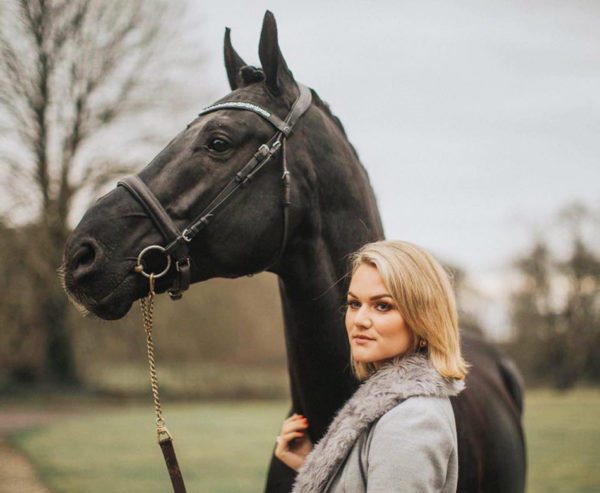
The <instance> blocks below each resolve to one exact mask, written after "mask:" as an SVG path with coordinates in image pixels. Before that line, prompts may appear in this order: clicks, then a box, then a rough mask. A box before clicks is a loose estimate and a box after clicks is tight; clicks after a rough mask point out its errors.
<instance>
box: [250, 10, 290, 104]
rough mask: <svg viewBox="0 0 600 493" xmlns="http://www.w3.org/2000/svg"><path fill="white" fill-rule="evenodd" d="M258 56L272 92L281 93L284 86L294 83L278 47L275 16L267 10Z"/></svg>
mask: <svg viewBox="0 0 600 493" xmlns="http://www.w3.org/2000/svg"><path fill="white" fill-rule="evenodd" d="M258 56H259V58H260V63H261V65H262V69H263V72H264V73H265V79H266V84H267V87H268V88H269V90H270V91H271V92H272V93H273V94H276V95H279V94H281V93H282V92H283V90H284V89H285V87H286V86H288V85H289V84H293V83H294V76H293V75H292V72H290V70H289V69H288V67H287V64H286V63H285V60H284V59H283V55H282V54H281V50H280V49H279V42H278V40H277V23H276V22H275V16H274V15H273V13H272V12H270V11H268V10H267V11H266V12H265V17H264V19H263V26H262V31H261V33H260V43H259V45H258Z"/></svg>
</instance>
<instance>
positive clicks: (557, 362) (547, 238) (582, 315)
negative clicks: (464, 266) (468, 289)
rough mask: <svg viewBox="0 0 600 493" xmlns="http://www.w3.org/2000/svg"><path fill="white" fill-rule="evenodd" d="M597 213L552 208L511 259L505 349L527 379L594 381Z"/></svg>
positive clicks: (599, 308)
mask: <svg viewBox="0 0 600 493" xmlns="http://www.w3.org/2000/svg"><path fill="white" fill-rule="evenodd" d="M599 238H600V211H599V210H593V209H591V208H589V207H586V206H585V205H584V204H582V203H573V204H570V205H568V206H566V207H565V208H563V209H562V210H559V211H557V213H556V216H555V218H554V221H553V223H552V224H551V225H550V226H549V228H548V229H547V230H546V231H543V232H539V233H538V234H537V238H536V239H535V240H534V241H533V242H532V245H531V247H530V249H529V251H528V252H526V253H524V254H523V255H522V256H521V257H520V258H518V259H516V261H515V263H514V269H515V274H516V279H515V285H516V286H517V287H516V289H515V290H514V291H513V293H512V297H511V300H510V305H511V322H512V340H511V342H509V343H508V344H506V347H505V349H506V350H507V352H508V353H509V354H510V355H511V356H512V357H513V358H514V359H515V361H516V362H517V364H518V366H519V368H520V369H521V371H522V372H523V374H524V376H525V378H526V381H527V382H528V383H529V384H532V385H535V384H547V385H552V386H555V387H557V388H568V387H571V386H573V385H575V384H576V383H593V384H596V385H597V384H599V383H600V247H599V245H600V243H599V241H598V240H599Z"/></svg>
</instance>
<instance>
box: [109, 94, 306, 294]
mask: <svg viewBox="0 0 600 493" xmlns="http://www.w3.org/2000/svg"><path fill="white" fill-rule="evenodd" d="M298 88H299V90H300V95H299V96H298V98H297V99H296V101H295V102H294V104H293V106H292V109H291V110H290V112H289V113H288V115H287V116H286V117H285V119H284V120H281V119H280V118H279V117H277V116H276V115H275V114H274V113H273V112H271V111H268V110H266V109H264V108H261V107H260V106H258V105H256V104H254V103H247V102H243V101H230V102H225V103H219V104H215V105H213V106H209V107H208V108H205V109H203V110H202V111H201V112H200V114H199V115H198V116H202V115H206V114H208V113H213V112H215V111H220V110H242V111H251V112H253V113H255V114H257V115H258V116H260V117H261V118H263V119H264V120H266V121H267V122H269V123H270V124H271V125H272V126H273V127H274V128H275V130H276V132H275V134H274V135H273V137H271V138H270V139H269V140H268V141H267V142H266V143H265V144H262V145H261V146H260V147H259V148H258V150H257V151H256V152H255V153H254V155H253V156H252V158H251V159H250V160H249V161H248V162H247V163H246V164H245V165H244V166H243V167H242V168H241V169H240V170H239V171H238V172H237V173H236V174H235V176H234V177H233V178H232V179H231V180H230V181H229V182H228V183H227V184H226V185H225V186H224V187H223V188H222V189H221V191H220V192H219V193H218V194H217V196H216V197H215V198H214V199H213V200H212V201H211V202H210V204H208V205H207V206H206V207H205V208H204V210H203V211H202V212H201V213H200V214H199V215H198V216H196V218H195V219H194V220H193V221H192V222H190V223H189V224H188V225H187V226H186V227H185V228H184V229H183V231H181V230H180V229H179V228H178V227H177V225H176V224H175V223H174V222H173V220H172V219H171V217H170V216H169V214H168V213H167V211H166V210H165V209H164V207H163V206H162V204H161V203H160V201H159V200H158V198H157V197H156V196H155V195H154V193H153V192H152V191H151V190H150V189H149V188H148V187H147V186H146V184H145V183H144V182H143V181H142V180H141V178H140V177H139V176H138V175H130V176H126V177H125V178H123V179H122V180H121V181H119V183H118V184H117V186H121V187H123V188H125V189H126V190H127V191H128V192H129V193H131V195H132V196H133V197H134V198H135V199H136V200H137V201H138V202H139V203H140V205H141V206H142V207H143V208H144V210H145V211H146V213H147V214H148V216H149V217H150V219H152V221H153V222H154V225H155V226H156V227H157V228H158V230H159V231H160V233H161V234H162V236H163V238H164V239H165V242H166V245H165V246H161V245H151V246H148V247H146V248H144V249H143V250H142V251H141V252H140V253H139V255H138V259H137V265H136V267H135V270H136V272H139V273H140V274H142V275H144V276H146V277H150V275H152V277H153V278H154V279H156V278H159V277H162V276H164V275H166V274H167V272H168V271H169V270H170V266H171V263H173V264H175V269H176V276H175V280H174V281H173V285H172V286H171V289H170V290H169V296H170V297H171V298H172V299H180V298H181V297H182V296H183V294H182V293H183V291H185V290H186V289H188V287H189V285H190V275H191V258H190V253H189V248H188V244H189V243H190V242H191V241H192V240H193V238H194V237H195V236H196V235H197V234H198V233H199V232H200V231H201V230H202V229H204V228H205V227H206V226H207V225H208V224H209V222H210V220H211V218H212V217H213V216H214V215H215V212H216V211H217V209H218V208H219V207H221V205H223V204H224V203H225V202H226V201H227V200H228V199H229V198H230V197H231V196H232V195H233V193H235V192H236V191H237V190H239V189H240V188H243V187H245V186H246V185H247V184H248V183H249V182H250V180H252V178H253V177H254V175H255V174H256V173H257V172H258V171H259V170H260V169H261V168H262V167H263V166H264V165H265V164H267V163H268V162H269V161H270V160H271V159H272V158H273V157H274V156H275V155H276V154H277V153H278V152H279V151H281V153H282V159H281V162H282V168H283V174H282V176H281V179H282V183H283V200H282V203H281V206H282V207H283V230H282V235H281V246H280V248H279V253H278V255H277V258H276V259H275V262H277V261H278V260H279V258H280V257H281V254H282V253H283V250H284V249H285V245H286V242H287V236H288V228H289V211H288V206H289V205H290V185H291V183H290V172H289V170H288V168H287V162H286V156H285V142H286V139H287V138H288V137H289V136H290V135H291V134H292V131H293V129H294V126H295V125H296V123H297V122H298V120H299V119H300V117H301V116H302V115H303V114H304V113H305V112H306V110H307V109H308V108H309V107H310V104H311V101H312V97H311V93H310V89H308V87H306V86H303V85H302V84H298ZM150 250H159V251H161V252H163V253H164V254H165V255H166V257H167V266H166V268H165V269H164V270H163V271H162V272H159V273H158V274H154V273H152V274H150V273H147V272H145V271H144V266H143V264H142V261H143V257H144V255H145V254H146V253H147V252H148V251H150ZM171 258H173V262H171Z"/></svg>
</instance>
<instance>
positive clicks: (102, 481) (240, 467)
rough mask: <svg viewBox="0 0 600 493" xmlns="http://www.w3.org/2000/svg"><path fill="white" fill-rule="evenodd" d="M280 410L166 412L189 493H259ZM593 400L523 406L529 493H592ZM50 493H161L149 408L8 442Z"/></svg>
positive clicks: (598, 446) (236, 406) (597, 441)
mask: <svg viewBox="0 0 600 493" xmlns="http://www.w3.org/2000/svg"><path fill="white" fill-rule="evenodd" d="M287 406H288V405H287V403H286V402H284V401H270V402H244V403H239V402H222V403H203V404H190V405H169V404H168V403H167V405H166V409H165V412H166V417H167V420H168V423H167V424H168V427H169V429H170V431H171V432H172V433H173V435H174V436H175V440H176V441H175V447H176V450H177V454H178V457H179V460H180V465H181V468H182V471H183V474H184V477H185V479H186V482H187V484H188V491H190V493H200V492H205V491H206V492H215V493H220V492H257V491H262V489H263V487H264V481H265V476H266V469H267V465H268V460H269V457H270V453H271V450H272V446H273V439H274V437H275V435H277V433H278V432H279V425H280V422H281V419H282V417H283V415H284V413H285V411H286V409H287ZM599 416H600V390H592V389H587V390H585V389H582V390H576V391H573V392H568V393H556V392H551V391H547V390H542V391H530V392H528V393H527V396H526V412H525V418H524V423H525V428H526V435H527V445H528V477H529V481H528V484H529V488H528V492H529V493H542V492H543V493H552V492H560V493H574V492H577V493H584V492H597V491H600V468H599V467H598V466H597V464H598V463H600V420H599V419H598V417H599ZM12 442H13V443H15V444H16V445H17V446H18V447H19V448H20V449H21V450H23V451H24V452H25V453H26V454H27V455H28V456H29V457H30V458H31V459H32V460H33V462H34V464H35V465H36V466H37V468H38V470H39V471H40V474H41V476H42V478H43V479H44V480H45V481H46V483H47V484H48V485H50V487H51V488H53V490H54V491H55V492H56V493H100V492H102V493H104V492H107V491H110V492H114V493H121V492H123V493H125V492H128V493H132V492H138V491H139V492H145V493H153V492H161V493H164V492H167V491H169V488H170V483H169V479H168V475H167V473H166V470H165V466H164V464H163V459H162V456H161V453H160V449H159V447H158V445H157V444H156V441H155V433H154V429H153V415H152V410H151V406H150V404H148V406H145V407H143V408H139V407H138V408H135V409H125V410H111V411H99V412H98V414H94V415H87V416H81V417H77V418H69V419H65V420H63V421H60V422H56V423H53V424H51V425H47V426H44V427H40V428H37V429H32V430H29V431H27V432H22V433H19V434H17V435H15V436H13V437H12Z"/></svg>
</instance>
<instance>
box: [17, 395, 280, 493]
mask: <svg viewBox="0 0 600 493" xmlns="http://www.w3.org/2000/svg"><path fill="white" fill-rule="evenodd" d="M287 407H288V404H287V403H286V402H283V401H271V402H245V403H238V402H235V403H231V402H221V403H212V404H208V403H206V404H193V405H177V406H174V405H173V406H170V405H167V406H166V408H165V410H164V411H165V416H166V418H167V426H168V428H169V431H170V432H171V433H172V434H173V436H174V438H175V450H176V451H177V456H178V459H179V464H180V467H181V470H182V472H183V475H184V478H185V481H186V485H187V487H188V491H190V492H191V493H192V492H204V491H206V492H215V493H221V492H223V493H225V492H256V491H262V489H263V488H264V481H265V476H266V473H265V471H266V468H267V466H268V460H269V457H270V454H271V450H272V447H273V443H274V438H275V436H276V435H277V434H278V432H279V426H280V422H281V420H282V418H283V416H284V414H285V412H286V408H287ZM153 426H154V419H153V414H152V408H151V406H150V405H148V406H147V407H144V408H143V409H140V408H136V409H129V410H124V411H110V412H102V413H100V414H98V415H94V416H83V417H79V418H70V419H66V420H64V421H61V422H56V423H53V424H52V425H48V426H44V427H40V428H37V429H32V430H29V431H27V432H25V433H20V434H18V435H16V436H14V437H12V440H11V441H12V442H13V443H14V444H16V445H17V447H18V448H20V449H21V450H23V451H24V452H25V453H26V454H27V455H28V456H29V457H30V458H31V459H32V461H33V463H34V465H35V466H36V467H37V469H38V471H39V473H40V476H41V478H42V479H43V481H44V482H45V483H46V484H48V485H49V486H50V488H52V489H53V491H55V492H57V493H101V492H102V493H105V492H108V491H110V492H111V493H134V492H144V493H153V492H157V493H158V492H160V493H164V492H167V491H170V488H171V486H170V481H169V477H168V474H167V472H166V468H165V465H164V462H163V458H162V454H161V452H160V448H159V446H158V445H157V443H156V432H155V430H154V428H153Z"/></svg>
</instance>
